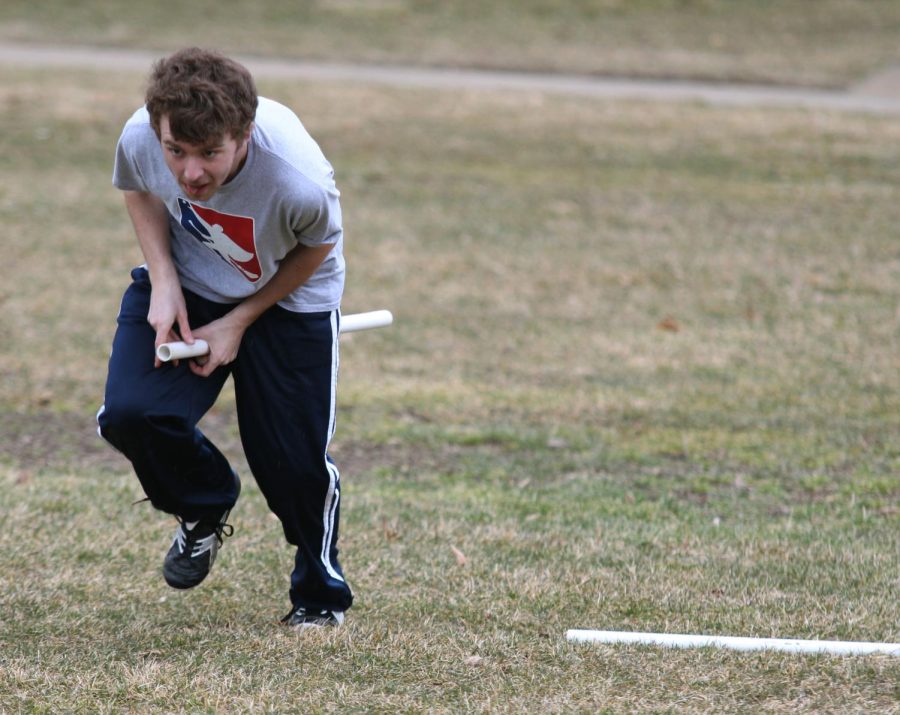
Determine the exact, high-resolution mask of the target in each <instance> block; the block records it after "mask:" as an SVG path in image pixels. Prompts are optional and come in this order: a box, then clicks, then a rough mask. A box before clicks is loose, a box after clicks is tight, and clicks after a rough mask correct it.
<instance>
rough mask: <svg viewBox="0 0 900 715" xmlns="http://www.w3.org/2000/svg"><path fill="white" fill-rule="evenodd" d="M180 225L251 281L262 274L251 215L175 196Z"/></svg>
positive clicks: (254, 280)
mask: <svg viewBox="0 0 900 715" xmlns="http://www.w3.org/2000/svg"><path fill="white" fill-rule="evenodd" d="M178 207H179V208H180V209H181V225H182V226H184V228H185V230H186V231H187V232H188V233H190V234H191V235H192V236H193V237H194V238H196V239H197V240H198V241H200V243H202V244H203V245H204V246H206V247H207V248H209V249H210V250H211V251H213V252H214V253H216V255H218V256H219V257H220V258H221V259H222V260H223V261H225V262H226V263H228V264H230V265H232V266H234V267H235V268H237V269H238V270H239V271H240V272H241V275H243V276H244V278H246V279H247V280H248V281H250V282H251V283H256V281H258V280H259V278H260V276H261V275H262V269H261V268H260V267H259V258H258V256H257V255H256V233H255V231H254V230H253V219H252V218H250V217H249V216H235V215H233V214H225V213H221V212H220V211H214V210H213V209H210V208H206V207H205V206H197V204H192V203H190V202H189V201H186V200H185V199H178Z"/></svg>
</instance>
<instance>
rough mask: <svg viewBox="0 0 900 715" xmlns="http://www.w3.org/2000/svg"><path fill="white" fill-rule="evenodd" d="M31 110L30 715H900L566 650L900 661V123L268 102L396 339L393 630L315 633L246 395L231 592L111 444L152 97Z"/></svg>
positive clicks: (354, 290) (363, 589)
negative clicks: (128, 176) (339, 225)
mask: <svg viewBox="0 0 900 715" xmlns="http://www.w3.org/2000/svg"><path fill="white" fill-rule="evenodd" d="M712 4H713V5H715V3H712ZM867 5H868V4H867ZM877 6H878V3H873V4H872V5H871V7H877ZM0 78H2V81H0V171H2V173H0V175H2V176H3V179H2V183H0V219H2V222H3V225H4V227H5V233H4V238H3V241H2V246H3V251H4V258H5V275H6V280H5V281H4V284H3V287H2V289H0V304H2V307H3V310H2V313H0V334H2V335H3V336H4V338H5V340H6V344H5V346H4V349H3V350H2V351H0V377H2V380H0V443H2V444H3V445H4V450H3V453H2V455H3V456H2V461H0V711H2V712H7V711H8V712H38V713H40V712H48V713H49V712H60V711H72V712H101V713H102V712H160V713H162V712H266V711H270V712H297V713H306V712H384V713H388V712H390V713H393V712H420V711H429V712H484V711H487V712H598V711H609V712H634V711H644V712H647V711H653V712H659V711H678V712H710V711H740V712H787V711H791V712H796V711H802V712H834V713H845V712H900V686H898V683H900V659H897V658H887V657H869V658H831V657H824V656H805V657H804V656H794V655H785V654H772V653H764V654H738V653H727V652H720V651H708V650H701V651H682V652H672V651H658V650H654V649H647V648H638V647H615V648H611V647H587V646H573V645H569V644H567V643H566V642H565V639H564V634H565V630H566V629H567V628H576V627H584V628H604V629H610V630H638V631H669V632H698V633H718V634H728V635H756V636H781V637H798V638H822V639H848V640H878V641H900V628H898V624H900V605H898V600H897V597H896V594H897V590H898V588H900V536H898V534H900V528H898V527H900V482H898V478H897V474H898V471H900V450H898V441H897V435H898V433H900V370H898V367H900V363H898V354H900V351H898V347H900V345H898V342H900V312H898V306H900V247H898V246H900V243H898V240H897V229H896V227H897V226H898V225H900V200H898V199H900V189H898V187H900V148H898V147H900V127H898V125H897V123H896V121H895V120H893V119H891V118H879V117H877V116H857V115H851V114H846V115H842V114H828V113H813V112H808V111H799V110H798V111H790V110H777V111H775V110H768V111H763V110H751V109H741V110H734V109H721V108H720V109H716V108H709V107H702V106H695V105H687V104H678V105H671V106H669V105H656V104H654V105H646V104H640V103H607V102H594V101H586V100H575V99H565V98H560V97H553V98H552V99H551V98H549V97H544V96H542V95H540V94H527V93H526V94H515V95H514V94H495V95H488V94H485V93H477V92H430V91H424V90H417V91H411V90H404V91H401V90H393V91H391V90H385V89H383V88H380V89H374V88H366V87H362V86H338V87H326V86H324V85H302V84H273V83H264V84H263V86H262V89H263V92H264V93H265V94H267V95H269V96H273V97H276V98H278V99H280V100H282V101H284V102H286V103H288V104H291V105H292V106H294V107H295V108H296V109H297V111H298V112H299V113H300V114H301V116H303V118H304V119H305V121H306V123H307V125H308V126H309V128H310V129H311V131H312V132H313V134H314V135H315V136H316V137H317V138H318V139H319V140H320V143H321V144H322V146H323V148H324V149H325V151H326V153H327V154H328V156H329V157H330V158H331V160H332V162H333V164H334V165H335V167H336V171H337V178H338V182H339V185H340V186H341V188H342V190H343V193H344V208H345V213H346V227H347V254H348V263H349V270H350V273H349V283H348V292H347V295H346V300H345V304H344V309H345V311H346V312H357V311H360V310H367V309H370V308H376V307H387V308H390V309H392V310H393V311H394V313H395V316H396V323H395V325H394V326H393V327H391V328H390V329H388V330H382V331H375V332H371V333H366V334H358V335H353V336H348V337H347V338H346V339H344V341H343V353H342V370H343V374H342V386H341V394H340V398H341V410H340V413H339V425H338V433H337V436H336V439H335V449H334V454H335V457H336V458H337V459H338V461H339V462H340V464H341V465H342V475H343V477H344V478H343V482H344V496H345V501H344V511H343V523H342V537H341V539H342V547H343V551H342V553H343V556H342V562H343V565H344V567H345V570H346V571H347V573H348V577H349V579H350V581H351V583H352V585H353V586H354V588H355V590H356V593H357V603H356V606H355V607H354V608H353V609H352V611H351V612H350V615H349V616H348V621H347V623H346V625H345V627H344V628H342V629H340V630H337V631H329V632H325V633H308V634H305V635H302V636H298V635H297V634H294V633H288V632H285V631H284V630H283V629H281V628H280V627H278V626H277V625H276V624H275V621H276V620H277V618H278V616H280V615H282V614H283V613H284V612H285V611H286V610H287V606H288V604H287V602H286V591H287V574H288V568H289V566H290V562H291V554H290V551H289V550H288V548H287V547H286V546H285V545H284V544H283V543H282V537H281V532H280V528H279V526H278V524H277V523H276V522H274V521H273V520H272V518H271V517H270V516H269V515H268V513H267V510H266V507H265V504H264V502H263V500H262V497H261V495H260V494H259V492H258V490H257V489H256V487H255V485H254V483H253V481H252V479H251V478H249V475H248V474H247V469H246V465H245V463H244V461H243V458H242V456H241V453H240V449H239V443H238V438H237V433H236V427H235V424H234V421H233V419H232V416H231V410H230V407H231V397H230V395H228V394H226V395H225V396H224V397H223V400H222V402H221V404H220V405H219V406H218V407H217V408H216V409H215V410H214V411H213V412H212V413H211V414H210V415H209V417H208V419H207V421H206V429H207V431H208V433H209V434H210V435H211V436H213V437H214V439H216V440H217V441H218V442H219V443H220V444H221V445H222V446H223V448H224V450H225V451H226V453H227V454H228V455H229V457H231V458H232V459H233V460H234V463H235V465H236V466H237V467H238V468H239V470H240V471H241V472H242V474H244V475H245V477H246V478H245V490H244V495H243V497H242V500H241V502H240V504H239V506H238V508H237V509H236V511H235V513H234V514H233V522H234V524H235V527H236V534H235V536H234V537H233V538H232V539H230V540H229V541H228V542H226V545H225V548H224V549H223V551H222V553H221V555H220V560H219V561H218V562H217V565H216V568H215V570H214V572H213V574H212V576H211V577H210V579H209V580H208V582H207V583H205V584H204V585H203V586H201V587H200V588H199V589H197V590H195V591H194V592H190V593H177V592H173V591H171V590H169V589H167V588H166V587H165V585H164V583H163V582H162V579H161V578H160V574H159V569H160V564H161V559H162V555H163V553H164V551H165V549H166V547H167V545H168V544H167V542H168V539H169V538H170V536H171V531H172V530H173V528H174V523H173V522H172V521H171V520H169V519H167V518H164V517H162V516H161V515H158V514H155V513H153V512H152V511H151V510H150V509H149V507H147V506H146V505H139V506H133V505H132V502H134V501H135V500H137V499H140V498H141V497H142V496H143V495H142V493H141V492H140V489H139V486H138V484H137V481H136V480H135V479H134V477H133V476H132V475H131V474H130V472H129V468H128V465H127V464H126V463H125V462H124V460H122V459H121V458H120V457H118V456H117V455H116V454H114V453H113V452H112V450H109V449H108V448H105V447H104V446H103V445H102V444H101V443H100V442H99V440H98V439H97V437H96V435H95V434H94V431H93V429H94V428H93V414H94V412H95V410H96V408H97V405H98V402H99V400H100V396H101V393H102V384H103V379H104V369H105V361H106V357H107V354H108V346H109V342H110V339H111V336H112V331H113V328H114V316H115V313H116V310H117V306H118V300H119V297H120V294H121V291H122V289H123V288H124V286H125V285H126V282H127V279H128V270H129V268H130V267H131V266H132V265H133V264H135V263H136V262H138V261H139V260H140V259H139V255H138V252H137V248H136V246H135V242H134V239H133V238H132V236H131V231H130V227H129V225H128V220H127V218H126V216H125V214H124V211H123V208H122V206H121V199H120V197H119V196H118V195H117V192H116V191H115V190H114V189H112V187H111V185H110V168H111V159H112V151H113V147H114V144H115V140H116V138H117V136H118V133H119V131H120V128H121V124H122V123H123V121H124V120H125V119H126V118H127V116H128V115H129V114H130V113H131V111H133V109H134V107H135V106H136V105H137V104H138V103H139V102H140V99H141V86H140V85H141V78H140V77H136V76H133V75H127V74H117V73H115V72H107V73H103V74H101V73H94V74H91V73H61V74H51V73H45V72H37V71H35V72H24V71H17V72H11V71H9V70H0Z"/></svg>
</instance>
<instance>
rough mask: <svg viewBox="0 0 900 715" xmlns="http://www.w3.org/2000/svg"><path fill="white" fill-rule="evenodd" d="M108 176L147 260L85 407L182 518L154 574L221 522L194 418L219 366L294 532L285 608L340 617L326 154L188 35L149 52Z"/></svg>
mask: <svg viewBox="0 0 900 715" xmlns="http://www.w3.org/2000/svg"><path fill="white" fill-rule="evenodd" d="M113 184H114V185H115V186H116V187H117V188H119V189H121V190H122V191H123V192H124V196H125V206H126V208H127V211H128V214H129V216H130V217H131V221H132V223H133V224H134V230H135V233H136V234H137V239H138V242H139V244H140V247H141V250H142V252H143V254H144V258H145V260H146V263H145V264H144V265H143V266H141V267H139V268H135V269H134V270H133V271H132V273H131V276H132V281H133V282H132V284H131V285H130V287H129V288H128V289H127V290H126V292H125V295H124V297H123V299H122V306H121V310H120V312H119V317H118V327H117V330H116V334H115V338H114V341H113V349H112V354H111V357H110V362H109V374H108V378H107V383H106V392H105V402H104V405H103V407H101V408H100V412H99V413H98V416H97V421H98V424H99V432H100V434H101V436H103V437H104V438H105V439H106V440H107V441H109V442H110V443H111V444H112V445H113V446H114V447H116V448H117V449H118V450H120V451H121V452H122V453H123V454H124V455H125V456H126V457H128V459H129V460H131V463H132V465H133V466H134V470H135V472H136V474H137V477H138V479H139V480H140V482H141V485H142V487H143V489H144V491H145V493H146V495H147V497H148V498H149V500H150V502H151V503H152V504H153V506H154V507H156V508H157V509H160V510H162V511H164V512H167V513H169V514H173V515H174V516H175V517H176V518H177V520H178V522H179V526H178V529H177V531H176V533H175V538H174V540H173V542H172V545H171V547H170V549H169V552H168V554H167V555H166V557H165V562H164V564H163V574H164V576H165V579H166V581H167V582H168V584H169V585H170V586H172V587H174V588H179V589H186V588H191V587H193V586H196V585H197V584H199V583H200V582H201V581H202V580H203V579H204V578H205V577H206V575H207V574H208V573H209V569H210V567H211V566H212V565H213V561H214V560H215V557H216V553H217V551H218V548H219V546H220V545H221V543H222V540H223V537H224V536H230V535H231V526H230V525H229V524H227V523H226V519H227V517H228V514H229V512H230V510H231V508H232V507H233V506H234V504H235V502H236V501H237V498H238V494H239V492H240V481H239V479H238V476H237V474H236V473H235V472H234V471H233V470H232V468H231V466H230V465H229V463H228V461H227V460H226V459H225V457H224V456H223V455H222V453H221V452H220V451H219V450H218V449H217V448H216V446H215V445H214V444H213V443H212V442H210V441H209V439H207V438H206V437H205V436H204V435H203V433H202V432H201V431H200V430H198V429H197V423H198V421H199V420H200V418H201V417H202V416H203V415H204V414H205V413H206V412H207V410H208V409H209V408H210V407H211V406H212V404H213V403H214V402H215V400H216V398H217V397H218V395H219V393H220V391H221V389H222V386H223V384H224V382H225V380H226V378H227V377H228V376H229V375H231V376H232V377H233V379H234V388H235V395H236V404H237V414H238V424H239V426H240V432H241V443H242V445H243V447H244V452H245V454H246V457H247V462H248V464H249V466H250V469H251V471H252V472H253V476H254V478H255V479H256V481H257V483H258V484H259V487H260V489H261V491H262V493H263V495H264V496H265V498H266V501H267V503H268V505H269V508H270V509H271V510H272V511H273V512H274V513H275V514H276V515H277V516H278V518H279V519H280V520H281V524H282V526H283V528H284V534H285V537H286V538H287V540H288V542H290V543H291V544H293V545H295V546H296V547H297V553H296V558H295V564H294V570H293V573H292V575H291V588H290V598H291V603H292V608H291V611H290V613H288V615H287V616H285V617H284V618H283V619H282V620H283V622H285V623H286V624H288V625H291V626H308V625H339V624H340V623H341V622H342V621H343V618H344V611H346V609H347V608H349V607H350V605H351V603H352V600H353V596H352V593H351V591H350V588H349V586H348V585H347V582H346V581H345V579H344V575H343V572H342V570H341V566H340V564H339V563H338V558H337V556H338V549H337V539H338V516H339V501H340V482H339V472H338V468H337V466H336V465H335V463H334V462H333V461H332V460H331V458H330V457H329V455H328V445H329V442H330V439H331V436H332V434H333V431H334V415H335V386H336V380H337V371H338V326H339V321H340V301H341V295H342V292H343V284H344V259H343V253H342V245H343V230H342V226H341V209H340V203H339V200H338V197H339V193H338V191H337V189H336V188H335V184H334V179H333V171H332V168H331V165H330V164H329V163H328V161H327V160H326V159H325V157H324V156H323V154H322V152H321V150H320V149H319V147H318V146H317V145H316V143H315V141H313V139H312V138H311V137H310V136H309V134H308V133H307V132H306V130H305V129H304V127H303V125H302V124H301V122H300V120H299V119H298V118H297V117H296V116H295V115H294V114H293V113H292V112H291V111H290V110H289V109H287V108H286V107H284V106H282V105H280V104H277V103H276V102H273V101H271V100H268V99H265V98H262V97H257V93H256V88H255V85H254V82H253V79H252V77H251V76H250V74H249V72H248V71H247V70H246V69H245V68H244V67H243V66H241V65H239V64H238V63H236V62H234V61H232V60H230V59H228V58H226V57H223V56H221V55H219V54H216V53H213V52H208V51H204V50H199V49H196V48H194V49H187V50H182V51H180V52H177V53H175V54H174V55H172V56H171V57H168V58H166V59H163V60H160V61H159V62H157V63H156V65H155V66H154V68H153V72H152V75H151V79H150V84H149V87H148V89H147V95H146V105H145V106H144V107H143V108H141V109H139V110H138V111H137V112H136V113H135V114H134V115H133V116H132V117H131V119H129V120H128V122H127V123H126V125H125V128H124V130H123V132H122V136H121V138H120V140H119V144H118V148H117V151H116V161H115V170H114V174H113ZM200 338H202V339H203V340H205V341H207V342H208V343H209V354H208V355H207V356H205V357H203V358H196V359H193V360H190V361H181V362H180V364H161V363H160V361H159V360H158V359H156V356H155V350H156V347H157V346H159V345H160V344H162V343H165V342H169V341H173V340H184V341H186V342H188V343H192V342H194V341H195V340H197V339H200Z"/></svg>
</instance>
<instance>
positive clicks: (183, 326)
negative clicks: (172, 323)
mask: <svg viewBox="0 0 900 715" xmlns="http://www.w3.org/2000/svg"><path fill="white" fill-rule="evenodd" d="M178 330H179V331H180V332H181V339H182V340H184V342H186V343H192V342H194V336H193V334H192V333H191V325H190V323H188V318H187V313H179V315H178Z"/></svg>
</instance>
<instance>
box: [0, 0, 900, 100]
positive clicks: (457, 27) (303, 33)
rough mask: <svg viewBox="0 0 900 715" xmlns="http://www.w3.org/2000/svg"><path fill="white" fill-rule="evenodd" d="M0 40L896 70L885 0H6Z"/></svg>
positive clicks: (893, 14)
mask: <svg viewBox="0 0 900 715" xmlns="http://www.w3.org/2000/svg"><path fill="white" fill-rule="evenodd" d="M0 39H5V40H20V41H21V40H24V41H41V42H60V41H63V42H69V43H95V44H96V43H99V44H106V45H119V46H129V47H130V46H141V47H151V48H162V49H173V48H177V47H179V46H182V45H186V44H187V45H193V44H201V45H209V44H211V43H212V44H215V45H216V46H218V47H221V48H224V49H227V50H228V51H230V52H236V51H241V52H243V53H258V54H269V55H273V54H274V55H279V56H292V57H304V58H318V59H327V60H332V61H336V60H337V61H341V60H343V61H350V60H356V61H369V62H412V63H422V64H429V65H431V64H436V65H451V66H463V67H491V68H501V69H527V70H544V71H567V72H577V73H596V74H615V75H631V76H641V77H680V78H700V79H713V80H729V81H744V82H746V81H754V82H775V83H786V84H806V85H819V86H827V87H834V86H842V85H845V84H847V83H850V82H853V81H854V80H859V79H861V78H862V77H863V76H865V75H866V74H868V73H871V72H874V71H877V70H880V69H881V68H882V67H883V66H885V65H888V64H897V63H898V62H900V54H898V39H900V6H898V3H897V2H895V0H815V1H814V2H813V1H811V0H741V2H735V1H734V0H556V1H555V2H552V3H548V2H541V1H540V0H491V1H490V2H479V1H477V0H457V1H456V2H434V1H426V0H315V1H314V0H306V1H305V2H297V0H256V1H255V2H246V1H245V0H217V1H216V2H212V1H211V0H195V1H194V2H190V3H182V2H176V1H175V0H157V1H156V2H146V3H131V4H128V5H127V6H126V5H124V4H123V3H122V0H80V1H79V2H70V0H4V3H3V4H2V6H0Z"/></svg>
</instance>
